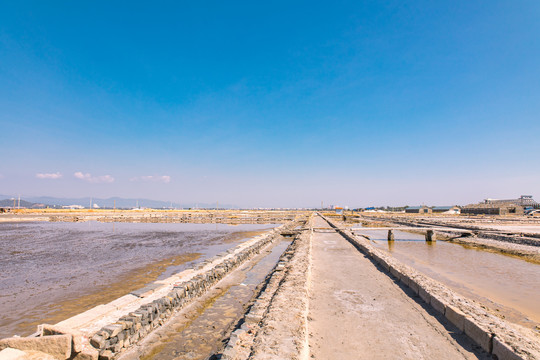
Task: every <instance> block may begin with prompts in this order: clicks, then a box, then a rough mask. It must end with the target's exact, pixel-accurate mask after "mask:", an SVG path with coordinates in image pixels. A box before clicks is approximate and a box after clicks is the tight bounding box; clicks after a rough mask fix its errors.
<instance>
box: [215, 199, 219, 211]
mask: <svg viewBox="0 0 540 360" xmlns="http://www.w3.org/2000/svg"><path fill="white" fill-rule="evenodd" d="M218 209H219V201H216V210H218Z"/></svg>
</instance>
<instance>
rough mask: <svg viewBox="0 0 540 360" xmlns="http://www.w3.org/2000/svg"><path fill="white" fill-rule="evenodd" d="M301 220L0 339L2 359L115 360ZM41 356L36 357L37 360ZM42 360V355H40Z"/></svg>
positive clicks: (0, 355) (0, 356)
mask: <svg viewBox="0 0 540 360" xmlns="http://www.w3.org/2000/svg"><path fill="white" fill-rule="evenodd" d="M298 225H299V222H294V221H293V222H289V223H287V224H284V225H281V226H280V227H277V228H275V229H273V230H271V231H269V232H268V233H265V234H263V235H259V236H257V237H254V238H253V239H250V240H248V241H246V242H244V243H242V244H240V245H238V246H236V247H235V248H233V249H230V250H228V251H227V252H224V253H221V254H219V255H217V256H215V257H214V258H212V259H209V260H207V261H205V262H203V263H201V264H200V265H199V266H198V267H197V268H195V269H189V270H186V271H183V272H181V273H179V274H176V275H174V276H172V277H169V278H167V279H164V280H159V281H155V282H153V283H151V284H149V285H148V286H146V287H145V288H143V289H140V290H138V291H135V292H132V293H130V294H128V295H125V296H123V297H121V298H119V299H116V300H114V301H112V302H111V303H108V304H104V305H99V306H97V307H95V308H92V309H90V310H88V311H86V312H84V313H81V314H79V315H76V316H74V317H72V318H70V319H67V320H64V321H62V322H60V323H58V324H56V325H48V324H43V325H40V326H39V327H38V333H37V334H35V336H33V337H27V338H20V337H14V338H8V339H2V340H0V350H1V351H0V359H2V358H3V356H4V355H5V356H8V355H7V354H6V350H7V351H8V352H10V351H12V349H17V350H22V351H24V352H25V353H26V355H27V356H30V355H29V354H30V353H32V352H38V353H40V354H43V356H45V354H48V356H50V358H54V359H74V360H75V359H77V360H82V359H92V360H97V359H113V358H115V357H116V356H117V355H118V354H120V353H121V352H122V351H124V350H125V349H127V348H129V347H130V346H131V345H132V344H135V343H137V342H138V341H140V340H141V339H143V338H144V337H145V336H146V335H148V334H149V333H150V332H151V331H152V330H154V329H156V328H157V327H159V326H161V325H163V324H164V323H165V321H167V319H168V318H169V317H170V316H171V315H172V314H173V312H175V311H177V310H180V309H182V308H183V307H184V306H185V305H187V304H188V303H191V302H192V301H194V300H195V299H197V298H198V297H199V296H201V295H202V294H204V293H205V292H206V291H207V290H208V289H209V288H211V287H212V286H214V285H215V284H216V283H217V282H219V281H220V280H221V279H222V278H223V277H225V276H226V275H227V274H228V273H229V272H230V271H232V270H233V269H235V268H237V267H238V266H239V265H241V264H242V263H244V262H245V261H246V260H248V259H249V258H251V257H253V256H254V255H255V254H257V253H259V252H260V251H261V250H262V249H263V248H265V247H266V245H269V243H270V242H272V241H273V240H275V239H276V238H279V237H280V234H281V232H283V231H285V232H286V231H290V230H291V229H293V228H294V227H296V226H298ZM36 358H40V357H36ZM42 358H44V357H42Z"/></svg>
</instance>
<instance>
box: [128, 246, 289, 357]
mask: <svg viewBox="0 0 540 360" xmlns="http://www.w3.org/2000/svg"><path fill="white" fill-rule="evenodd" d="M289 244H290V240H283V241H282V242H280V243H278V244H277V245H275V246H274V247H273V248H272V249H271V250H269V251H267V252H266V253H263V254H262V256H259V257H258V258H255V259H253V260H252V261H250V262H249V263H247V264H246V265H244V266H242V267H241V268H240V269H239V270H238V271H236V272H235V273H233V274H231V275H230V276H229V277H228V279H227V280H226V282H224V283H223V284H220V285H221V286H220V287H219V289H217V290H216V291H214V292H213V293H212V294H211V295H210V296H208V297H207V298H206V299H204V300H205V301H204V303H202V304H200V305H199V306H198V307H197V308H196V310H195V311H193V310H192V311H189V312H188V313H187V314H186V315H184V316H180V317H179V319H178V318H175V319H172V320H171V323H172V324H171V323H170V325H168V326H167V329H164V330H163V331H162V332H161V333H160V334H159V336H157V338H159V339H160V340H158V341H157V342H153V343H151V344H146V346H145V353H144V354H142V356H141V355H140V354H130V355H128V356H125V357H124V358H122V359H125V360H127V359H130V360H131V359H136V358H137V359H139V358H140V359H143V360H150V359H159V360H172V359H191V360H195V359H201V360H202V359H208V358H211V356H212V355H213V354H215V353H216V352H217V351H219V350H220V348H221V346H222V340H223V339H224V338H225V337H227V334H228V332H229V331H231V330H232V326H234V324H236V323H237V321H238V320H239V319H240V318H241V317H242V315H243V314H244V312H245V304H246V303H248V302H249V300H251V298H252V297H253V296H254V291H255V288H256V287H257V285H258V284H260V283H261V282H262V281H263V280H264V278H265V277H266V275H268V273H269V272H270V271H271V269H272V268H273V267H274V266H275V264H276V263H277V261H278V259H279V257H280V256H281V254H282V253H283V251H285V249H286V248H287V246H288V245H289Z"/></svg>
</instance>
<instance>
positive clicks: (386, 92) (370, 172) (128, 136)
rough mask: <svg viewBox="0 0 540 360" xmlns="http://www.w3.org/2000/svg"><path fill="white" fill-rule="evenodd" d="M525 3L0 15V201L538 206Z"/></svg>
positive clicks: (17, 5)
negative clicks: (15, 197) (6, 197)
mask: <svg viewBox="0 0 540 360" xmlns="http://www.w3.org/2000/svg"><path fill="white" fill-rule="evenodd" d="M539 18H540V2H538V1H533V0H530V1H520V0H518V1H464V0H458V1H427V0H426V1H409V2H407V3H405V2H403V1H332V2H321V1H294V2H291V1H272V2H265V3H261V2H253V1H242V2H238V1H228V2H223V1H206V2H204V1H203V2H187V1H157V2H152V3H149V2H137V1H129V2H108V1H107V2H105V1H92V2H90V1H87V2H80V1H77V2H68V1H65V2H58V1H47V2H43V1H16V2H15V1H13V2H3V3H2V4H0V144H1V152H2V156H1V160H0V194H22V196H23V198H24V195H25V194H27V195H48V196H59V197H83V196H94V197H110V196H120V197H134V198H151V199H159V200H171V201H176V202H183V203H187V202H199V203H202V202H208V203H215V202H216V201H219V202H220V203H228V204H236V205H239V206H254V207H256V206H261V207H266V206H317V205H319V204H320V203H321V201H324V203H325V204H340V205H347V206H353V207H356V206H369V205H405V204H408V205H416V204H421V203H425V204H429V205H437V204H438V205H450V204H467V203H471V202H476V201H480V200H482V199H483V198H486V197H491V198H509V197H517V196H519V195H521V194H531V195H535V197H537V198H538V197H540V166H539V164H540V141H539V135H540V22H539V21H538V19H539Z"/></svg>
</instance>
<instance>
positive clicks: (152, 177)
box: [129, 175, 171, 184]
mask: <svg viewBox="0 0 540 360" xmlns="http://www.w3.org/2000/svg"><path fill="white" fill-rule="evenodd" d="M129 181H153V182H161V183H165V184H167V183H170V182H171V177H170V176H169V175H146V176H136V177H133V178H131V179H129Z"/></svg>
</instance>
